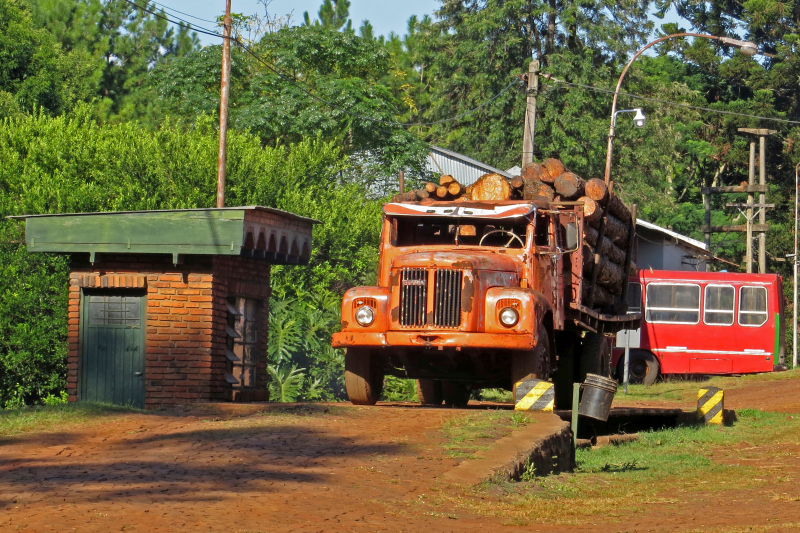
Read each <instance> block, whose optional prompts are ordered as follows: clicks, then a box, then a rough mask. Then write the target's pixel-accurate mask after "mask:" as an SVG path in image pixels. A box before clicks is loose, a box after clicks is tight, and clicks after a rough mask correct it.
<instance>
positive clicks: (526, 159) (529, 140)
mask: <svg viewBox="0 0 800 533" xmlns="http://www.w3.org/2000/svg"><path fill="white" fill-rule="evenodd" d="M538 92H539V61H536V60H534V61H531V62H530V64H529V65H528V102H527V105H526V106H525V132H524V134H523V137H522V164H523V166H524V165H525V163H531V162H533V142H534V137H535V135H536V94H537V93H538Z"/></svg>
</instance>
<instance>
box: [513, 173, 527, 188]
mask: <svg viewBox="0 0 800 533" xmlns="http://www.w3.org/2000/svg"><path fill="white" fill-rule="evenodd" d="M510 183H511V188H512V189H522V188H523V187H524V186H525V179H524V178H523V177H522V176H514V177H513V178H511V182H510Z"/></svg>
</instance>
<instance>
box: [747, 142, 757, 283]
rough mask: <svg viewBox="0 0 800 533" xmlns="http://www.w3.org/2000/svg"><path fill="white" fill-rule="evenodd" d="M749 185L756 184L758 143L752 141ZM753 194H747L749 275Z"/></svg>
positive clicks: (749, 270) (751, 254)
mask: <svg viewBox="0 0 800 533" xmlns="http://www.w3.org/2000/svg"><path fill="white" fill-rule="evenodd" d="M747 184H748V185H749V186H751V187H752V186H753V185H755V184H756V143H755V141H750V165H749V170H748V172H747ZM753 201H754V200H753V193H752V192H749V193H747V206H748V207H747V214H746V215H745V216H746V217H747V254H746V255H745V257H746V259H747V273H748V274H752V273H753V207H752V205H753Z"/></svg>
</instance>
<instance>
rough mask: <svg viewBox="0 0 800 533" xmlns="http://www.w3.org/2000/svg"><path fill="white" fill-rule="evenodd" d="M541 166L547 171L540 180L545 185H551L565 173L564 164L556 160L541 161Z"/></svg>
mask: <svg viewBox="0 0 800 533" xmlns="http://www.w3.org/2000/svg"><path fill="white" fill-rule="evenodd" d="M542 166H543V167H544V169H545V170H546V171H547V172H545V173H544V174H543V175H542V178H541V180H542V181H543V182H545V183H553V182H555V181H556V178H558V177H559V176H560V175H561V174H563V173H564V172H566V171H567V168H566V167H565V166H564V163H562V162H561V161H559V160H558V159H554V158H552V157H551V158H548V159H545V160H544V161H542Z"/></svg>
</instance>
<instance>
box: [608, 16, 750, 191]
mask: <svg viewBox="0 0 800 533" xmlns="http://www.w3.org/2000/svg"><path fill="white" fill-rule="evenodd" d="M676 37H700V38H703V39H711V40H714V41H719V42H721V43H722V44H725V45H728V46H732V47H734V48H738V49H739V50H741V51H742V53H743V54H744V55H746V56H754V55H755V54H756V53H757V52H758V47H757V46H756V45H755V44H753V43H751V42H747V41H740V40H738V39H731V38H730V37H717V36H716V35H707V34H705V33H689V32H682V33H672V34H670V35H665V36H664V37H660V38H658V39H656V40H655V41H652V42H649V43H647V44H646V45H644V46H643V47H642V48H640V49H639V51H638V52H636V53H635V54H633V57H632V58H630V60H629V61H628V62H627V63H626V64H625V68H623V69H622V74H620V75H619V80H618V81H617V87H616V89H614V100H613V101H612V102H611V127H610V128H609V130H608V150H607V151H606V171H605V174H604V176H603V179H604V181H605V182H606V185H609V186H610V183H609V182H610V181H611V155H612V153H613V149H614V128H615V127H616V124H615V122H616V115H617V97H618V96H619V89H620V87H621V86H622V80H623V78H625V74H627V73H628V68H630V66H631V63H633V62H634V61H636V59H637V58H638V57H639V56H640V55H642V53H643V52H644V51H645V50H647V49H648V48H650V47H651V46H653V45H656V44H658V43H660V42H663V41H666V40H668V39H675V38H676Z"/></svg>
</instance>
